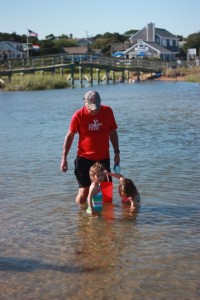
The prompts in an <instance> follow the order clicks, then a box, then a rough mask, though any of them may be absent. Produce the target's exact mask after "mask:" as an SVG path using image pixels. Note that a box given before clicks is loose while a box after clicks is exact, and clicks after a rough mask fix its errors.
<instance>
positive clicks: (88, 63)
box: [0, 54, 169, 84]
mask: <svg viewBox="0 0 200 300" xmlns="http://www.w3.org/2000/svg"><path fill="white" fill-rule="evenodd" d="M166 67H169V63H165V62H160V61H150V60H144V59H134V60H132V59H121V58H111V57H102V56H99V57H94V56H92V55H89V56H87V57H85V56H80V55H79V56H78V55H77V56H76V55H61V54H60V55H51V56H43V57H31V58H28V59H27V58H23V59H21V58H20V59H10V60H8V61H7V62H6V65H5V64H1V65H0V78H2V77H3V76H7V77H8V78H9V80H11V79H12V76H13V75H14V74H17V73H18V74H34V73H36V72H42V73H45V72H48V73H51V74H52V75H54V74H55V72H56V70H57V69H59V70H60V73H61V75H63V74H64V70H66V69H68V72H69V75H70V76H69V78H70V80H71V82H72V84H74V74H75V72H79V80H80V82H81V83H82V81H83V77H84V76H86V75H84V71H85V69H87V70H89V75H88V78H89V79H88V80H90V82H91V83H92V81H93V75H94V73H96V76H97V81H101V78H100V71H102V70H103V71H104V72H105V74H106V75H105V79H106V80H107V81H109V80H113V81H115V79H116V78H115V73H116V72H118V73H119V72H120V73H121V76H120V78H121V80H122V81H123V80H124V79H125V76H126V77H127V78H129V73H130V72H135V73H136V74H137V80H140V74H141V72H142V73H154V72H162V70H163V69H164V68H166Z"/></svg>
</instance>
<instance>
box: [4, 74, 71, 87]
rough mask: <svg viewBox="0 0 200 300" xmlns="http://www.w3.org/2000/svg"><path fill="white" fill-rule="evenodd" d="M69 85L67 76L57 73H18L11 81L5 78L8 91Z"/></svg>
mask: <svg viewBox="0 0 200 300" xmlns="http://www.w3.org/2000/svg"><path fill="white" fill-rule="evenodd" d="M67 87H69V83H68V81H67V77H66V76H63V77H62V76H60V75H57V74H55V75H54V76H52V75H50V74H45V75H41V74H34V75H33V74H31V75H30V74H26V75H24V74H18V75H13V76H12V79H11V81H10V82H9V81H8V80H5V87H4V90H6V91H35V90H50V89H63V88H67Z"/></svg>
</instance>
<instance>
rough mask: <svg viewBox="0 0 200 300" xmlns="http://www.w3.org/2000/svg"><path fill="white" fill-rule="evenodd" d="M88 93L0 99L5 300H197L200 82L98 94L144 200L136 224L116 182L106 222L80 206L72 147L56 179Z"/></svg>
mask: <svg viewBox="0 0 200 300" xmlns="http://www.w3.org/2000/svg"><path fill="white" fill-rule="evenodd" d="M89 89H91V87H89V86H85V87H83V88H80V87H78V86H77V87H76V88H74V89H64V90H53V91H36V92H3V91H1V92H0V128H1V130H0V142H1V146H0V160H1V167H0V230H1V237H0V299H2V300H7V299H9V300H10V299H15V300H18V299H19V300H29V299H38V300H40V299H45V300H51V299H58V300H60V299H63V300H64V299H78V300H79V299H105V300H107V299H112V300H113V299H116V300H118V299H119V300H121V299H126V300H129V299H130V300H131V299H133V300H137V299H181V300H183V299H190V300H191V299H195V300H196V299H200V130H199V129H200V85H199V84H196V83H194V84H193V83H184V82H160V81H153V82H150V81H145V82H140V83H134V84H128V83H120V84H108V85H106V84H101V85H99V86H95V85H94V86H93V89H96V90H98V91H99V93H100V95H101V97H102V102H103V103H104V104H106V105H109V106H111V107H112V108H113V111H114V113H115V117H116V120H117V123H118V125H119V128H118V134H119V140H120V150H121V169H122V171H121V172H122V173H123V174H124V175H125V176H126V177H130V178H132V179H133V180H134V182H135V184H136V186H137V187H138V190H139V192H140V194H141V199H142V201H141V210H140V212H139V213H138V214H137V215H135V216H133V215H130V213H129V211H128V210H127V209H126V208H124V207H123V206H122V204H121V201H120V198H119V196H118V193H117V181H115V179H114V197H113V203H111V204H107V205H105V206H104V209H103V212H102V216H101V217H99V218H92V217H89V216H88V215H87V214H86V212H85V210H81V209H79V207H78V206H77V205H76V204H75V196H76V191H77V183H76V180H75V177H74V174H73V160H74V158H75V156H76V143H77V138H75V140H74V143H73V146H72V148H71V151H70V154H69V171H68V173H67V174H64V173H62V172H61V171H60V159H61V153H62V145H63V139H64V136H65V133H66V131H67V128H68V125H69V121H70V117H71V115H72V113H73V112H74V111H75V110H76V109H78V108H79V107H80V106H81V105H82V104H83V101H82V98H83V95H84V94H85V92H86V91H88V90H89ZM111 161H113V152H112V151H111Z"/></svg>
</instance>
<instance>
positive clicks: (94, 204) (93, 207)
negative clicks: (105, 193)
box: [87, 162, 105, 215]
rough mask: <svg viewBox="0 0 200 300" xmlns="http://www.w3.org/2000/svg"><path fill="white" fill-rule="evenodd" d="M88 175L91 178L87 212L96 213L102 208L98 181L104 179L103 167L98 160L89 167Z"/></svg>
mask: <svg viewBox="0 0 200 300" xmlns="http://www.w3.org/2000/svg"><path fill="white" fill-rule="evenodd" d="M89 176H90V180H91V184H90V188H89V193H88V198H87V200H88V209H87V213H88V214H91V215H97V214H98V213H100V212H101V210H102V208H103V200H102V193H101V188H100V182H102V181H104V179H105V168H104V167H103V165H102V164H100V163H99V162H96V163H95V164H94V165H92V166H91V167H90V170H89Z"/></svg>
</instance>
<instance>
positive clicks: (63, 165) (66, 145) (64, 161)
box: [61, 130, 75, 172]
mask: <svg viewBox="0 0 200 300" xmlns="http://www.w3.org/2000/svg"><path fill="white" fill-rule="evenodd" d="M74 135H75V133H73V132H71V131H70V130H69V131H68V133H67V134H66V136H65V140H64V144H63V152H62V159H61V170H62V171H63V172H67V170H68V163H67V155H68V153H69V150H70V148H71V145H72V142H73V140H74Z"/></svg>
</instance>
